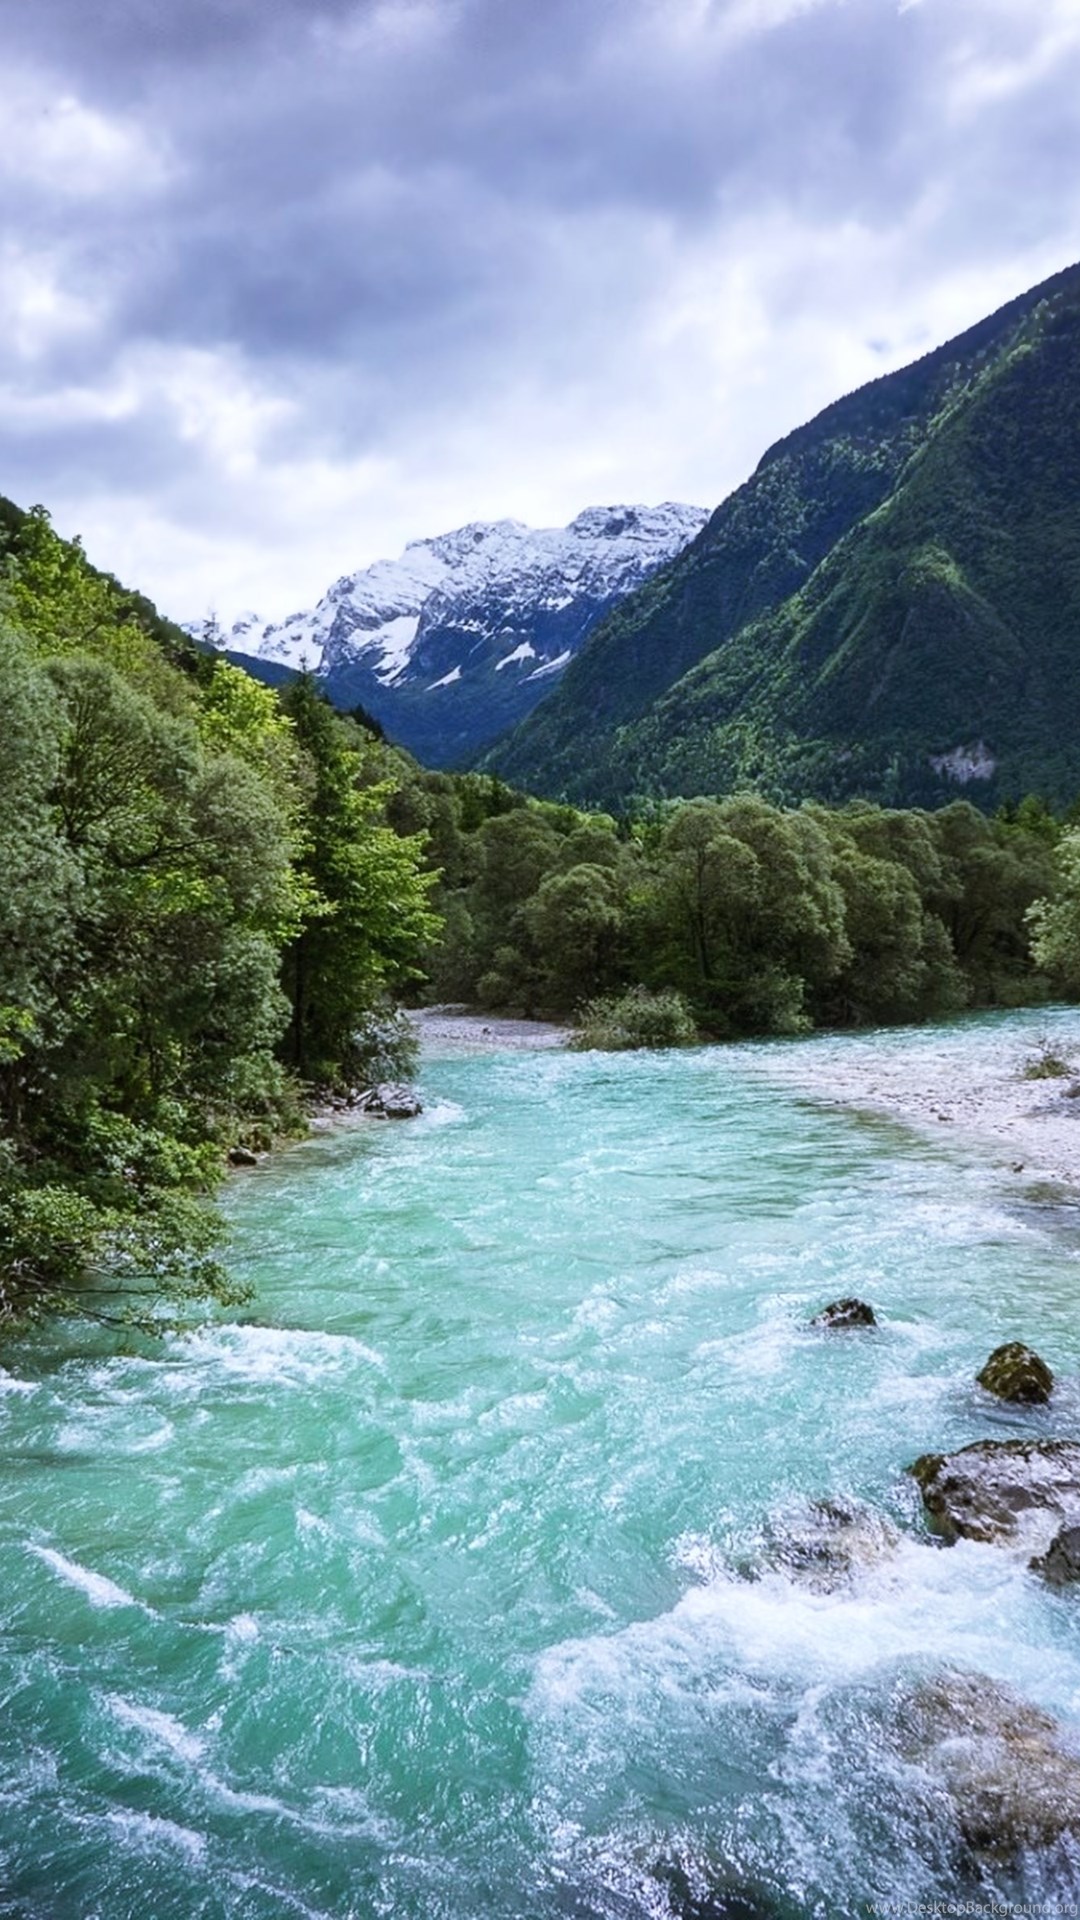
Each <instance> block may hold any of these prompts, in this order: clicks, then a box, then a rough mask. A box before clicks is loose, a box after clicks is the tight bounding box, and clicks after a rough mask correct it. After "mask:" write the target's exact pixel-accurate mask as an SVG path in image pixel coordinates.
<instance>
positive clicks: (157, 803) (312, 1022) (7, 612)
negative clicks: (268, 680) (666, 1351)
mask: <svg viewBox="0 0 1080 1920" xmlns="http://www.w3.org/2000/svg"><path fill="white" fill-rule="evenodd" d="M0 621H2V624H0V874H2V879H0V1324H3V1323H5V1322H6V1323H7V1324H8V1325H9V1326H12V1327H13V1326H16V1325H21V1324H25V1322H26V1321H27V1320H32V1319H33V1318H34V1317H35V1316H36V1315H37V1314H39V1313H41V1312H43V1311H46V1310H49V1311H56V1310H57V1309H60V1310H63V1309H66V1308H76V1309H77V1310H78V1311H80V1312H84V1313H91V1314H96V1315H97V1316H99V1317H100V1318H102V1319H104V1320H106V1321H111V1320H114V1319H120V1320H121V1321H123V1322H125V1323H130V1322H132V1321H134V1322H135V1323H136V1324H142V1325H146V1326H154V1325H158V1326H160V1325H161V1324H163V1320H162V1307H163V1303H165V1304H166V1307H167V1308H168V1303H170V1302H171V1303H172V1307H171V1309H169V1310H171V1311H175V1310H177V1309H182V1308H184V1307H185V1306H186V1305H187V1304H188V1303H190V1302H193V1301H201V1300H205V1299H207V1298H210V1299H217V1300H218V1301H222V1302H228V1301H230V1300H235V1298H236V1293H235V1290H234V1289H233V1287H232V1284H231V1282H230V1280H229V1277H228V1274H227V1272H226V1270H225V1269H224V1268H223V1267H222V1266H221V1264H220V1263H219V1261H218V1259H217V1257H216V1247H217V1242H218V1240H219V1237H220V1221H219V1218H218V1216H217V1214H216V1212H215V1209H214V1207H213V1193H214V1189H215V1186H216V1185H217V1183H218V1181H219V1179H220V1177H221V1173H222V1170H223V1167H224V1165H225V1163H226V1158H227V1155H228V1153H229V1152H230V1150H232V1151H234V1152H235V1150H236V1149H238V1148H239V1149H248V1150H250V1149H251V1148H260V1147H266V1146H268V1145H270V1144H272V1143H273V1141H274V1140H276V1139H279V1138H281V1137H282V1136H284V1135H287V1134H288V1133H289V1132H290V1131H294V1132H295V1131H300V1130H302V1127H303V1124H304V1121H303V1114H304V1106H305V1102H307V1101H308V1100H309V1099H310V1098H311V1096H312V1094H313V1092H315V1091H317V1090H319V1089H322V1088H341V1087H346V1088H347V1087H355V1086H356V1085H357V1084H358V1083H370V1081H371V1080H372V1079H374V1078H378V1077H385V1076H386V1075H387V1074H388V1073H390V1072H398V1071H400V1070H401V1068H402V1066H403V1064H404V1063H405V1062H406V1061H407V1056H408V1037H407V1035H404V1034H403V1030H402V1026H401V1023H400V1022H399V1021H397V1020H396V1019H395V1015H394V1012H393V1002H394V1000H395V999H400V998H401V997H403V996H407V997H412V998H414V999H423V998H426V999H429V1000H455V1001H458V1000H460V1001H466V1002H469V1003H471V1004H473V1005H478V1006H482V1007H490V1008H492V1009H498V1010H505V1011H507V1012H515V1013H525V1014H533V1013H535V1014H554V1015H567V1014H573V1013H574V1012H575V1011H576V1010H578V1009H579V1008H580V1007H581V1006H582V1005H583V1003H586V1002H590V1001H595V1000H596V998H597V996H608V999H609V1003H610V997H611V996H613V995H614V996H618V995H619V994H620V993H621V992H627V991H628V992H629V996H630V1001H631V1003H632V1004H633V1007H634V1010H635V1014H634V1017H635V1020H636V1025H637V1034H638V1037H639V1038H652V1039H653V1040H664V1039H665V1038H672V1039H674V1038H686V1037H687V1036H688V1035H692V1034H693V1032H694V1030H695V1027H696V1029H697V1030H698V1031H700V1032H703V1033H705V1034H706V1035H711V1036H714V1037H717V1038H724V1037H727V1036H734V1035H742V1034H759V1033H760V1034H767V1033H798V1032H802V1031H806V1030H807V1029H808V1028H809V1027H811V1026H821V1025H830V1026H850V1025H853V1024H865V1023H868V1022H877V1021H881V1022H884V1021H902V1020H919V1019H927V1018H931V1017H934V1016H939V1015H942V1014H947V1013H950V1012H952V1011H955V1010H958V1009H960V1008H963V1007H971V1006H994V1005H997V1006H1011V1005H1016V1004H1019V1003H1022V1002H1025V1001H1032V1000H1035V1001H1037V1000H1039V999H1043V998H1045V997H1047V996H1048V994H1050V993H1051V992H1061V991H1063V990H1064V991H1066V992H1071V991H1074V990H1076V989H1077V988H1080V830H1077V829H1076V828H1075V827H1073V826H1070V825H1069V824H1068V823H1066V822H1062V821H1059V820H1058V819H1056V818H1054V817H1053V816H1052V815H1051V814H1050V813H1049V812H1048V811H1047V809H1046V808H1045V807H1044V806H1043V805H1041V804H1040V802H1038V801H1037V800H1028V801H1025V802H1024V803H1023V804H1022V805H1020V806H1018V807H1016V808H1014V809H1013V810H1012V811H1011V812H1009V813H1006V814H1001V815H999V816H997V817H996V818H993V819H988V818H986V817H984V816H983V815H982V814H980V813H979V812H977V811H976V810H975V808H973V807H971V806H969V805H967V804H965V803H962V802H958V803H956V804H954V805H952V806H949V807H946V808H945V809H943V810H942V811H940V812H937V813H923V812H898V811H889V810H887V809H883V808H880V807H876V806H870V805H861V804H858V803H854V804H851V805H849V806H847V807H845V808H843V809H842V810H839V811H837V810H829V809H827V808H825V807H822V806H816V805H807V806H803V807H800V808H797V809H781V808H778V807H776V806H773V805H770V804H769V803H768V802H766V801H764V800H762V799H761V798H759V797H758V796H756V795H755V794H752V793H751V794H742V795H736V796H735V797H733V798H729V799H724V800H712V799H700V800H688V801H681V802H673V803H671V804H663V805H658V806H655V807H653V808H652V809H651V810H650V811H649V812H648V813H647V814H642V815H639V816H637V817H634V818H626V819H620V820H616V819H614V818H612V817H610V816H608V815H604V814H597V813H585V812H581V811H579V810H577V809H576V808H574V807H570V806H560V805H555V804H551V803H548V802H541V801H537V800H532V799H528V798H526V797H525V796H524V795H522V794H520V793H516V792H513V791H512V790H511V789H510V788H508V787H507V786H505V785H504V784H503V783H502V782H501V781H500V780H499V779H497V778H494V777H491V776H489V775H485V774H478V773H470V774H460V775H454V774H441V773H439V774H436V773H429V772H426V771H425V770H424V769H422V768H420V767H418V766H417V765H416V763H415V762H414V761H412V760H411V759H410V758H409V757H408V756H407V755H405V754H403V753H402V752H400V751H398V750H397V749H395V748H393V747H392V746H390V745H388V744H387V743H386V742H385V741H384V740H382V739H381V738H380V737H379V736H378V731H377V729H374V728H373V727H372V726H371V725H370V724H369V723H367V721H366V716H365V715H363V714H362V713H360V712H359V710H358V711H357V714H356V715H355V716H354V717H352V718H348V717H343V716H342V715H340V714H337V713H335V712H334V711H333V710H332V709H331V708H330V707H329V706H328V705H327V703H326V701H325V700H324V699H323V698H322V697H321V695H320V694H319V693H318V691H317V689H316V687H315V685H314V683H313V682H312V680H311V679H310V678H308V677H307V676H301V677H299V678H298V679H296V680H295V681H294V682H292V683H291V684H290V685H289V686H287V687H286V688H284V689H283V690H281V691H274V690H272V689H270V688H268V687H265V686H262V685H260V684H259V683H257V682H256V681H254V680H252V679H250V678H248V677H247V675H245V674H244V673H242V672H241V671H239V670H238V669H236V668H234V667H232V666H230V665H228V664H227V663H226V662H225V661H223V660H222V659H220V658H217V657H215V656H214V655H213V654H212V653H208V652H206V651H203V650H200V649H199V648H197V647H195V646H194V645H193V643H192V642H191V641H190V640H188V639H187V637H186V636H185V635H184V634H183V633H182V632H180V630H179V629H177V628H175V627H172V626H170V625H169V623H168V622H165V621H163V620H161V618H160V617H159V616H158V615H157V614H156V612H155V611H154V609H153V608H152V607H151V606H150V604H149V602H147V601H145V600H143V599H142V598H141V597H140V596H138V595H132V594H130V593H128V592H127V591H126V590H125V589H123V588H122V587H120V586H119V585H118V583H117V582H116V581H114V580H112V579H110V578H109V577H108V576H106V575H102V574H100V573H98V572H97V571H95V569H93V568H92V567H91V566H90V565H89V563H88V562H87V560H86V558H85V556H84V554H83V552H82V549H81V547H80V546H79V545H78V543H77V542H76V543H68V542H65V541H62V540H60V539H58V537H57V536H56V534H55V533H54V532H53V530H52V528H51V526H50V524H49V519H48V515H47V514H46V513H45V512H44V511H43V510H41V509H35V510H33V511H32V512H31V513H29V514H23V513H21V512H19V511H18V510H17V509H14V508H10V505H9V503H0ZM639 989H644V990H651V991H652V993H653V994H658V995H660V996H661V997H662V999H663V1002H664V1004H663V1005H661V1002H660V1001H659V1000H650V998H649V995H648V993H645V994H641V993H639V992H638V990H639ZM635 995H636V996H637V997H636V998H635ZM672 1006H674V1007H675V1008H676V1015H675V1016H674V1017H672V1016H671V1007H672ZM614 1024H615V1025H617V1024H618V1023H617V1022H616V1023H614ZM603 1025H604V1023H603V1021H601V1022H600V1023H599V1028H598V1030H600V1029H602V1028H603ZM608 1026H609V1028H610V1027H611V1026H612V1022H610V1021H609V1022H608ZM620 1031H621V1029H620Z"/></svg>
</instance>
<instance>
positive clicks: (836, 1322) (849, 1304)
mask: <svg viewBox="0 0 1080 1920" xmlns="http://www.w3.org/2000/svg"><path fill="white" fill-rule="evenodd" d="M810 1325H811V1326H812V1327H825V1328H833V1327H835V1328H842V1327H876V1326H877V1315H876V1314H875V1312H874V1309H873V1307H869V1306H867V1304H866V1301H865V1300H856V1299H853V1298H852V1299H846V1300H833V1301H831V1302H830V1303H829V1305H828V1306H827V1307H822V1309H821V1312H820V1313H815V1315H814V1317H813V1319H812V1320H811V1322H810Z"/></svg>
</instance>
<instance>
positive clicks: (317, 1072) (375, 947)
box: [282, 674, 438, 1084]
mask: <svg viewBox="0 0 1080 1920" xmlns="http://www.w3.org/2000/svg"><path fill="white" fill-rule="evenodd" d="M282 698H283V705H284V709H285V712H286V714H287V715H288V718H289V720H290V721H291V722H292V726H293V729H294V734H295V739H296V743H297V746H298V748H299V750H300V753H301V755H302V766H303V771H304V777H305V780H306V784H307V803H306V807H305V829H304V837H303V840H302V843H301V847H300V852H299V860H298V866H299V872H300V874H301V876H302V878H303V880H304V883H305V887H306V891H307V906H306V909H305V912H304V918H303V924H302V926H301V928H300V931H299V932H298V934H297V935H296V937H295V939H293V940H292V941H291V943H290V945H289V947H288V949H287V951H286V954H285V964H284V975H283V978H284V982H285V990H286V993H287V995H288V999H289V1007H290V1018H289V1025H288V1030H287V1035H286V1049H285V1055H286V1059H287V1061H288V1064H289V1065H290V1066H291V1067H292V1068H293V1069H294V1071H295V1072H296V1073H298V1074H299V1075H300V1076H301V1078H302V1079H304V1080H308V1081H312V1082H316V1083H319V1084H340V1083H342V1082H344V1081H351V1080H353V1079H354V1078H355V1077H356V1075H357V1073H358V1072H359V1071H360V1067H361V1049H360V1046H359V1043H358V1041H357V1038H356V1036H357V1033H358V1031H359V1029H360V1028H361V1027H362V1024H363V1021H364V1018H365V1016H366V1014H367V1013H368V1012H369V1010H370V1008H371V1007H372V1005H373V1004H375V1003H376V1002H377V1001H378V1000H380V999H381V998H382V997H383V996H384V995H385V993H386V992H387V990H388V989H390V988H393V987H400V986H402V985H403V984H404V983H405V982H407V981H408V980H409V979H411V978H415V977H417V974H418V967H417V956H418V954H419V952H420V951H421V950H422V948H423V947H424V945H425V944H426V943H428V942H430V941H431V940H432V939H433V938H434V937H435V935H436V933H437V931H438V921H437V918H436V916H435V915H434V913H433V912H432V910H431V907H430V904H429V895H430V892H431V888H432V886H433V884H434V876H433V875H432V874H430V873H424V872H423V871H422V870H421V864H420V862H421V857H422V854H423V844H422V841H421V838H420V836H418V835H417V836H412V837H409V838H402V837H401V836H400V835H398V834H396V833H395V832H394V830H393V828H392V827H390V826H388V825H387V824H386V822H385V810H386V802H387V800H388V798H389V793H390V789H389V787H388V786H375V787H370V788H367V789H366V790H365V789H364V788H362V787H361V786H360V785H359V779H360V776H361V771H362V757H361V755H360V753H359V752H358V751H357V748H356V746H355V745H354V744H353V732H351V731H350V727H349V723H347V722H345V721H343V720H341V719H340V718H339V716H338V715H337V714H335V712H334V710H333V708H332V707H331V706H330V705H329V704H328V703H327V701H326V700H324V699H323V697H322V695H321V694H320V693H319V692H318V691H317V689H316V687H315V683H314V681H313V680H312V679H311V677H310V675H306V674H304V675H301V676H300V677H299V678H298V679H297V680H295V681H294V682H293V683H292V684H291V685H290V686H289V687H288V688H287V689H286V690H285V693H284V695H283V696H282Z"/></svg>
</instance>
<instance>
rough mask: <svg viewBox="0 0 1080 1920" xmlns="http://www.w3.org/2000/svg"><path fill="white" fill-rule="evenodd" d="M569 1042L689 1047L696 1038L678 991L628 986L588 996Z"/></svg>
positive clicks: (613, 1047) (612, 1047)
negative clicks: (594, 997)
mask: <svg viewBox="0 0 1080 1920" xmlns="http://www.w3.org/2000/svg"><path fill="white" fill-rule="evenodd" d="M574 1025H575V1033H574V1038H573V1040H572V1042H571V1045H572V1046H574V1047H576V1048H578V1049H579V1050H580V1051H582V1052H584V1051H587V1050H592V1049H593V1048H599V1049H603V1050H605V1051H608V1052H621V1051H623V1050H625V1049H627V1048H630V1047H692V1046H694V1045H695V1043H696V1041H697V1040H698V1037H699V1036H698V1030H697V1028H696V1026H695V1025H694V1020H693V1016H692V1014H691V1012H690V1009H689V1007H688V1006H687V1004H686V1001H685V1000H684V999H683V996H682V994H681V993H674V992H670V991H668V992H662V993H651V992H650V991H649V989H648V987H628V988H627V989H626V991H625V992H624V993H609V994H602V995H601V996H600V997H599V998H598V999H595V1000H588V1001H586V1003H585V1005H584V1006H583V1007H581V1008H580V1009H579V1011H578V1013H577V1015H576V1016H575V1022H574Z"/></svg>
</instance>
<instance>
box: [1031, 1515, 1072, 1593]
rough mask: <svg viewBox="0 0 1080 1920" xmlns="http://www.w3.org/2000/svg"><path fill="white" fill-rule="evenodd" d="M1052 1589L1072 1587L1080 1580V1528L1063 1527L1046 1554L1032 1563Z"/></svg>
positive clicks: (1034, 1571)
mask: <svg viewBox="0 0 1080 1920" xmlns="http://www.w3.org/2000/svg"><path fill="white" fill-rule="evenodd" d="M1031 1571H1032V1573H1038V1574H1041V1576H1042V1578H1043V1579H1044V1580H1045V1581H1046V1583H1047V1585H1048V1586H1050V1587H1071V1586H1073V1585H1074V1584H1075V1582H1076V1581H1077V1580H1080V1527H1062V1529H1061V1532H1060V1533H1055V1535H1054V1538H1053V1539H1052V1540H1051V1542H1050V1545H1049V1546H1048V1547H1047V1549H1046V1552H1045V1553H1043V1554H1040V1555H1039V1556H1038V1558H1037V1559H1035V1560H1032V1562H1031Z"/></svg>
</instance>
